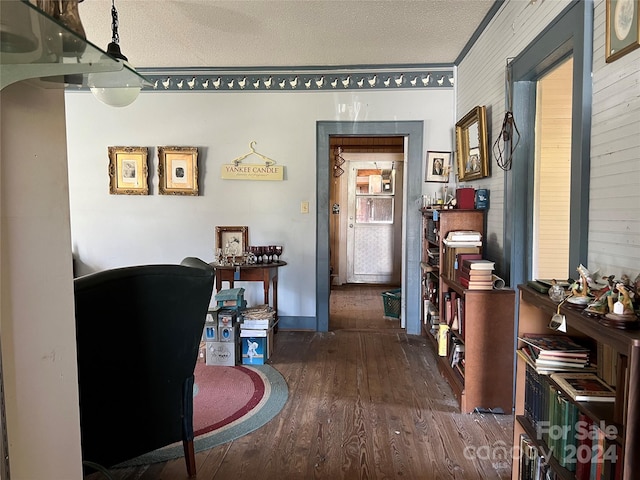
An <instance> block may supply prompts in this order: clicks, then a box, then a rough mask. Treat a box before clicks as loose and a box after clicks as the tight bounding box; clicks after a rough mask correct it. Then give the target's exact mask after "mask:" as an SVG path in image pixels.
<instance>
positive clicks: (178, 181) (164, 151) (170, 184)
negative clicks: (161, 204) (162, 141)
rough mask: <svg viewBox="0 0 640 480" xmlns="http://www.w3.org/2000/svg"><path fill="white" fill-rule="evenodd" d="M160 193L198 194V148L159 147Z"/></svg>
mask: <svg viewBox="0 0 640 480" xmlns="http://www.w3.org/2000/svg"><path fill="white" fill-rule="evenodd" d="M158 177H159V190H160V195H198V149H197V148H196V147H158Z"/></svg>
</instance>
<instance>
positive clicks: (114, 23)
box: [111, 0, 120, 44]
mask: <svg viewBox="0 0 640 480" xmlns="http://www.w3.org/2000/svg"><path fill="white" fill-rule="evenodd" d="M111 32H112V36H111V41H112V42H113V43H115V44H118V43H120V35H118V10H116V0H111Z"/></svg>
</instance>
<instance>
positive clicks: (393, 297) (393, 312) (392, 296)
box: [381, 288, 402, 320]
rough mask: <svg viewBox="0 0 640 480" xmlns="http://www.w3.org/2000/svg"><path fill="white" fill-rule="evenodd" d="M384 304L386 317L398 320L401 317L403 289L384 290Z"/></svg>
mask: <svg viewBox="0 0 640 480" xmlns="http://www.w3.org/2000/svg"><path fill="white" fill-rule="evenodd" d="M381 295H382V304H383V305H384V318H386V319H389V320H398V319H399V318H400V300H402V289H401V288H397V289H395V290H389V291H388V292H382V293H381Z"/></svg>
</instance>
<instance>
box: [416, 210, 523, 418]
mask: <svg viewBox="0 0 640 480" xmlns="http://www.w3.org/2000/svg"><path fill="white" fill-rule="evenodd" d="M422 214H423V241H422V243H423V249H422V250H423V252H422V255H423V256H422V264H421V265H422V266H423V280H424V279H425V278H426V274H428V275H436V276H437V279H438V293H437V305H436V306H435V308H436V309H437V311H438V313H439V315H438V321H439V322H442V323H445V322H446V311H445V307H446V305H445V301H444V298H445V295H446V294H449V295H451V294H452V293H454V294H455V296H456V298H459V299H460V302H461V303H462V304H463V308H462V310H463V312H464V315H463V317H464V318H461V319H459V322H461V324H462V331H461V332H460V330H459V329H458V330H457V331H456V330H451V331H450V332H448V333H447V339H448V343H449V341H451V339H452V337H454V338H456V339H457V341H458V342H461V343H462V344H463V345H464V374H462V373H461V372H460V370H459V369H457V368H456V367H455V366H452V365H451V360H452V359H451V358H450V355H449V353H450V350H449V351H448V352H447V355H445V356H438V368H439V370H440V373H441V374H442V376H443V377H444V378H445V379H446V380H447V382H448V383H449V385H450V386H451V390H452V391H453V394H454V395H455V397H456V398H457V399H458V402H459V404H460V410H461V412H463V413H470V412H473V411H474V410H476V409H478V410H481V411H485V410H491V411H498V412H499V411H502V412H504V413H506V414H511V413H512V410H513V351H514V309H515V292H514V291H513V290H511V289H501V290H496V289H494V290H468V289H465V288H463V287H462V285H460V284H459V283H457V282H455V281H454V280H453V279H450V278H447V277H446V276H445V275H444V274H442V272H441V271H440V269H439V268H438V267H439V265H438V266H436V265H433V264H432V263H431V262H430V261H429V256H428V251H427V249H429V248H434V247H435V248H437V249H438V251H439V254H440V261H441V262H442V260H443V258H444V255H445V251H444V244H443V240H444V239H445V238H446V236H447V234H448V233H449V232H451V231H455V230H474V231H477V232H480V233H481V234H483V235H484V211H483V210H455V209H454V210H440V211H438V213H437V218H438V219H437V220H435V221H434V219H433V211H431V210H423V211H422ZM422 283H423V286H422V288H423V292H422V293H423V301H424V299H425V296H426V295H428V292H426V291H425V281H423V282H422ZM428 317H429V315H428V313H427V312H424V307H423V317H422V319H423V331H424V335H425V336H426V337H427V338H429V339H430V341H431V342H432V343H433V345H434V347H435V349H436V351H438V340H437V338H436V336H434V333H435V331H434V328H432V325H431V324H430V323H429V318H428ZM459 326H460V325H459ZM436 327H437V326H436Z"/></svg>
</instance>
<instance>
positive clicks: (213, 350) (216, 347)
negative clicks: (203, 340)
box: [206, 342, 237, 367]
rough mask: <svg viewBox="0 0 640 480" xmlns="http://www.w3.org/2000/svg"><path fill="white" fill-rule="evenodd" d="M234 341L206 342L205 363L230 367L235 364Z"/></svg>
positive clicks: (235, 346)
mask: <svg viewBox="0 0 640 480" xmlns="http://www.w3.org/2000/svg"><path fill="white" fill-rule="evenodd" d="M236 349H237V344H236V343H235V342H207V353H206V364H207V365H218V366H226V367H232V366H234V365H235V364H236Z"/></svg>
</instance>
